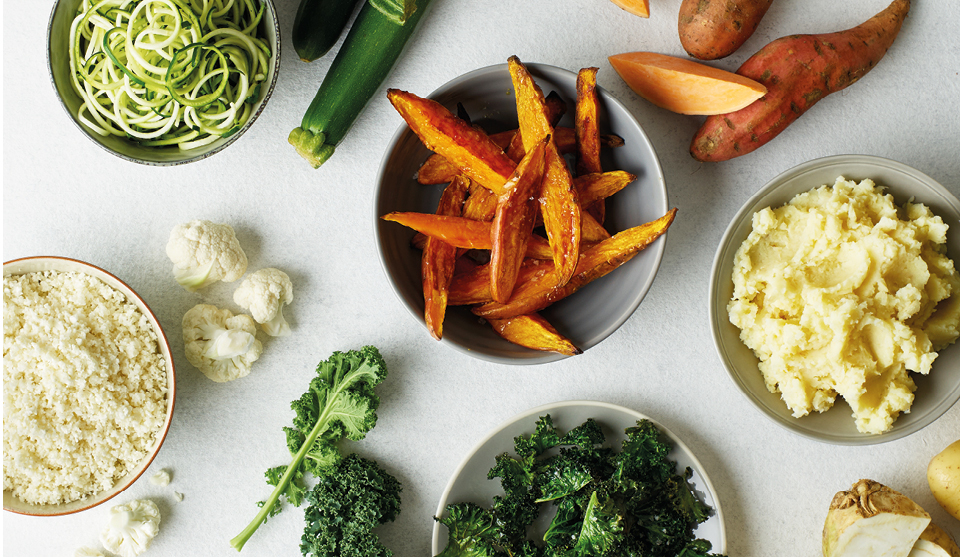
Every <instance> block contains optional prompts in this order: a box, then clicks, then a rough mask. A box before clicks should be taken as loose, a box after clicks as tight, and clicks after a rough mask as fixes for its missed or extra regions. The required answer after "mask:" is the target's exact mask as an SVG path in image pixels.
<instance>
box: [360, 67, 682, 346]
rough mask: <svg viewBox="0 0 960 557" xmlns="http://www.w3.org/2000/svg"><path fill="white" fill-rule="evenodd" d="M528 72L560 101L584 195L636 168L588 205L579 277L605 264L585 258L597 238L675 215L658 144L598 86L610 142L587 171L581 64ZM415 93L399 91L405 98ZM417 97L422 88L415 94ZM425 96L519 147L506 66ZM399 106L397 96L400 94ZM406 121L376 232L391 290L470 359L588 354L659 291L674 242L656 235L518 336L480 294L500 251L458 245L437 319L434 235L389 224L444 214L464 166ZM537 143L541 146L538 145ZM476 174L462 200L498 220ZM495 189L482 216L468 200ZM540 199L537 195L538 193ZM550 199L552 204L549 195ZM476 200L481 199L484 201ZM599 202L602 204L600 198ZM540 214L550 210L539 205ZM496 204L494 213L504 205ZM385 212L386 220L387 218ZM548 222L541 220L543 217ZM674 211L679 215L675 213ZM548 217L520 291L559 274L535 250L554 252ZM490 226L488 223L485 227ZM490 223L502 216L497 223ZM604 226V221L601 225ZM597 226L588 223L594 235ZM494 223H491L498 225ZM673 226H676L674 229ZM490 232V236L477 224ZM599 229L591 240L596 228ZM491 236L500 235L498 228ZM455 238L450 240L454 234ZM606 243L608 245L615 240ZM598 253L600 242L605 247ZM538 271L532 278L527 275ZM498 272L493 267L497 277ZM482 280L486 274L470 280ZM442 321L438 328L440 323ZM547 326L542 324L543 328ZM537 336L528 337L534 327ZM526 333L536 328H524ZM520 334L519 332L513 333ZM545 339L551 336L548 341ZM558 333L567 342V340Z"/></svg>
mask: <svg viewBox="0 0 960 557" xmlns="http://www.w3.org/2000/svg"><path fill="white" fill-rule="evenodd" d="M525 67H526V69H527V70H528V72H529V75H530V76H531V77H532V79H533V81H534V82H535V83H536V85H537V86H538V87H539V88H540V89H541V91H542V95H543V96H544V98H545V101H544V102H545V103H547V104H548V105H550V103H555V104H554V105H552V106H553V107H554V108H551V109H550V110H555V111H556V112H554V113H553V114H554V117H555V116H556V115H557V114H560V117H559V118H558V119H556V120H555V121H554V122H553V126H552V128H551V129H552V131H553V139H554V141H555V142H556V146H557V147H556V148H557V152H559V153H560V154H561V155H562V156H563V157H564V159H565V161H566V163H567V166H568V167H569V168H570V169H571V177H572V180H573V183H574V189H576V190H577V192H578V194H579V195H580V197H579V199H580V201H581V205H582V204H584V203H587V202H586V201H585V199H590V198H589V197H588V195H589V193H584V190H583V189H580V188H581V184H582V183H584V181H585V180H587V179H589V177H590V176H591V175H608V176H609V175H611V174H613V173H620V175H621V176H627V178H626V179H625V182H624V183H625V185H624V186H623V187H622V189H619V190H618V191H616V193H614V194H612V195H610V196H609V197H606V198H604V199H603V202H602V204H603V214H602V215H600V216H597V215H596V213H593V212H591V211H593V210H594V209H591V210H588V209H582V210H581V213H582V214H584V215H585V216H584V217H583V218H584V222H586V219H587V218H589V219H591V223H588V224H592V225H593V226H590V227H588V226H587V224H584V225H582V227H581V230H582V232H581V244H580V247H581V249H580V252H581V257H580V261H579V263H578V266H577V275H578V278H584V277H588V276H590V275H591V273H592V271H593V270H594V269H596V267H588V266H587V265H586V263H585V262H587V261H595V260H592V259H588V258H587V257H584V256H583V253H584V252H585V250H586V249H588V247H589V246H592V245H596V244H598V243H600V240H599V239H600V238H601V237H602V238H607V237H609V236H611V235H616V234H618V233H621V232H623V231H626V230H628V229H631V228H634V227H639V226H640V225H644V224H646V223H650V222H653V221H657V220H658V219H661V218H666V217H665V215H668V213H670V211H669V210H668V204H667V190H666V184H665V182H664V177H663V172H662V171H661V168H660V163H659V160H658V158H657V155H656V152H655V151H654V149H653V146H652V144H651V143H650V141H649V139H648V138H647V136H646V134H645V133H644V131H643V128H642V127H641V126H640V124H639V123H638V122H637V120H636V118H634V117H633V115H632V114H631V113H630V112H629V111H628V110H627V109H626V108H625V107H624V106H623V105H622V104H621V103H620V102H619V101H618V100H617V99H615V98H614V97H612V96H611V95H610V94H609V93H607V92H606V91H605V90H604V89H603V88H602V87H600V86H596V87H595V92H596V98H597V102H596V106H597V114H598V116H597V119H596V120H597V122H598V130H599V132H598V135H599V138H600V150H599V152H600V156H599V167H600V172H596V173H591V172H589V171H587V170H584V169H578V156H577V140H576V137H575V113H576V105H577V79H578V74H577V72H571V71H569V70H566V69H562V68H557V67H554V66H549V65H544V64H525ZM404 94H407V93H406V92H400V93H394V92H391V93H390V94H389V95H394V97H391V98H392V99H394V98H397V97H396V95H404ZM410 94H413V95H416V92H410ZM424 98H426V99H428V100H429V101H434V102H435V103H438V104H439V105H441V107H443V108H444V109H446V110H447V111H449V113H450V114H451V115H453V116H456V117H457V118H458V120H460V121H468V122H469V126H470V127H472V128H478V129H481V130H482V133H483V134H485V135H486V136H488V137H489V139H490V140H491V141H492V142H493V143H494V144H495V145H496V147H497V148H498V149H503V150H504V153H510V152H511V148H510V146H509V143H510V141H511V138H512V137H513V136H514V135H515V130H517V128H518V117H517V100H516V94H515V92H514V86H513V82H512V79H511V73H510V70H509V65H508V64H501V65H495V66H490V67H486V68H481V69H478V70H475V71H473V72H470V73H467V74H465V75H462V76H460V77H457V78H455V79H453V80H452V81H450V82H449V83H447V84H445V85H443V86H441V87H440V88H438V89H437V90H435V91H434V92H432V93H430V94H429V95H426V96H425V97H424ZM395 106H398V104H397V103H396V102H395ZM398 121H399V122H400V123H401V125H400V128H399V129H398V130H397V132H396V133H395V134H394V136H393V138H392V139H391V140H390V143H389V145H388V147H387V150H386V153H385V155H384V157H383V160H382V162H381V165H380V171H379V174H378V177H377V187H376V192H375V201H374V218H375V234H376V239H377V247H378V252H379V256H380V261H381V264H382V267H383V270H384V274H385V275H386V278H387V280H388V282H389V284H390V286H391V287H392V288H393V289H394V291H395V292H396V294H397V296H398V298H399V299H400V302H401V303H402V304H403V306H404V307H406V308H407V310H409V312H410V314H411V315H412V316H413V318H414V319H415V321H416V322H417V323H419V324H420V325H421V326H423V327H424V328H425V329H427V331H425V334H432V335H433V337H434V338H438V337H439V339H440V342H441V343H443V344H446V345H447V346H450V347H452V348H454V349H456V350H459V351H462V352H464V353H466V354H468V355H470V356H472V357H475V358H479V359H482V360H486V361H490V362H495V363H499V364H544V363H549V362H554V361H558V360H561V359H564V358H568V357H571V356H573V355H576V354H579V353H581V352H582V351H585V350H588V349H590V348H591V347H593V346H596V345H597V344H598V343H600V342H601V341H603V340H604V339H606V338H607V337H609V336H610V335H611V334H613V333H614V332H615V331H616V330H617V329H618V328H619V327H620V325H622V324H623V323H624V322H625V321H626V320H627V319H628V318H629V317H630V316H631V315H632V314H633V312H634V310H635V309H636V308H637V306H638V305H639V304H640V302H641V300H643V298H644V296H645V295H646V293H647V291H648V290H649V289H650V287H651V285H652V283H653V280H654V278H655V276H656V273H657V269H658V267H659V264H660V260H661V258H662V256H663V253H664V250H665V248H666V238H665V236H663V235H659V236H656V237H655V239H653V240H652V241H651V243H649V244H648V245H646V247H645V248H644V249H641V250H638V251H636V252H635V253H634V254H633V255H632V256H631V257H632V258H626V259H625V262H623V263H622V264H621V265H619V266H616V265H611V270H610V271H609V273H608V274H605V275H601V276H599V278H596V279H595V280H592V279H589V278H588V279H586V280H584V281H583V285H582V287H579V288H577V289H573V292H572V293H566V292H565V293H563V295H561V296H556V297H555V298H556V301H553V303H550V304H548V305H547V306H546V307H543V308H542V309H538V310H537V311H536V312H535V314H534V315H532V316H525V317H522V319H521V321H525V322H521V323H520V324H519V325H518V326H517V329H519V331H520V332H519V333H517V332H516V330H514V332H513V333H511V332H510V331H506V334H503V333H504V329H503V327H506V326H509V325H516V323H515V322H513V321H511V319H512V318H511V317H504V316H503V315H497V314H495V313H494V314H490V313H488V309H489V308H490V307H492V306H489V305H488V302H490V301H491V300H492V298H491V294H490V292H489V288H488V289H487V291H486V292H482V290H483V287H482V285H481V286H479V287H477V284H479V283H482V282H483V280H488V279H487V278H485V276H484V273H487V271H486V269H488V268H489V266H488V265H487V264H488V263H489V260H490V258H491V253H492V250H491V249H489V247H487V249H484V248H483V247H475V248H473V249H464V248H463V247H462V246H461V247H460V248H458V252H457V255H456V263H455V268H454V271H453V277H452V279H451V280H450V285H449V290H448V295H447V298H446V309H445V313H443V314H442V320H437V319H434V320H433V322H432V324H431V323H429V322H428V316H429V315H430V314H431V312H430V311H428V310H429V309H430V308H434V307H435V303H436V300H433V301H432V302H431V303H430V304H428V303H427V302H426V301H425V300H426V299H427V297H428V296H427V295H426V294H425V292H430V291H431V288H430V287H427V288H425V284H424V277H425V276H427V275H426V274H425V272H424V270H425V268H426V266H427V265H429V264H431V263H429V262H427V261H425V259H424V253H425V250H424V246H425V242H426V240H425V236H424V234H422V233H421V232H419V231H418V230H417V229H415V228H411V227H410V226H406V225H404V224H401V223H400V222H398V221H392V220H388V218H392V217H388V215H391V214H399V213H423V214H435V213H436V212H437V211H438V203H439V202H440V199H441V197H442V196H443V194H444V191H446V190H447V188H448V186H449V185H450V184H451V183H452V181H453V178H454V176H455V175H456V174H457V170H456V168H454V169H453V171H452V172H449V169H450V166H449V165H447V167H446V168H447V170H446V171H445V170H444V164H443V163H444V157H440V156H439V155H437V154H435V153H434V152H433V151H431V150H429V149H428V148H427V147H425V146H424V143H423V142H422V141H421V139H420V138H419V137H418V135H417V133H415V132H414V131H412V130H411V127H410V126H409V125H408V124H407V122H406V121H404V120H402V119H401V118H398ZM531 151H533V150H532V149H531ZM477 187H478V186H477V183H476V181H475V180H472V181H471V184H470V185H469V188H470V189H469V192H468V193H467V195H466V200H465V201H464V203H463V212H462V216H463V217H464V218H471V219H474V220H480V221H491V220H493V218H494V215H493V212H491V211H493V210H492V209H491V207H492V206H495V205H496V204H497V200H496V194H494V193H493V190H488V191H489V192H490V193H488V192H486V191H480V190H477V189H476V188H477ZM583 187H586V186H583ZM491 195H492V196H494V199H493V201H492V205H487V209H486V210H481V211H479V212H477V213H474V212H472V211H474V209H468V206H469V205H471V204H472V203H473V201H471V197H473V198H474V200H479V199H481V196H484V197H486V198H488V199H489V197H490V196H491ZM531 199H532V197H531ZM541 204H542V203H541ZM478 205H483V204H482V203H478ZM594 207H595V206H594ZM538 210H540V209H538ZM494 212H495V211H494ZM385 217H386V218H385ZM538 218H539V217H538ZM669 218H670V219H672V213H670V215H669ZM539 223H542V219H541V220H539V221H538V224H536V225H535V226H534V228H533V236H531V237H530V242H529V243H528V249H527V251H526V254H527V256H528V257H526V258H525V259H524V262H523V264H522V265H521V270H520V275H519V278H518V279H517V282H516V286H515V287H514V289H513V291H512V292H513V294H512V296H513V297H512V298H511V299H515V298H517V297H518V293H519V292H520V291H521V289H522V288H523V286H521V285H522V284H526V285H530V284H533V283H534V282H535V281H537V280H548V279H545V278H544V277H545V276H546V275H547V274H549V273H550V272H551V270H550V269H551V265H553V261H552V260H551V259H550V257H551V256H550V254H549V251H548V252H547V254H546V255H544V254H543V252H542V251H541V252H540V253H539V255H535V256H532V255H531V251H530V248H529V246H531V245H534V244H536V246H537V248H536V249H538V250H542V249H543V248H544V246H546V249H547V250H549V249H550V247H551V246H550V245H549V242H550V241H549V239H548V233H547V232H545V230H544V228H545V227H544V226H542V225H541V224H539ZM479 226H480V227H481V228H482V227H483V226H487V225H485V224H483V225H479ZM490 226H491V227H492V226H493V224H490ZM598 227H599V228H598ZM588 228H589V231H588ZM491 229H492V228H491ZM662 230H663V231H665V230H666V227H665V226H664V227H663V229H662ZM479 234H480V236H481V239H482V236H483V234H484V232H483V231H482V230H481V231H480V232H479ZM591 235H593V236H591ZM488 236H490V235H489V234H488ZM445 243H447V242H445ZM605 245H606V244H605ZM598 251H599V250H598ZM525 273H528V274H525ZM487 275H489V273H487ZM472 281H477V282H472ZM437 321H440V323H441V324H442V328H441V329H440V330H437V329H438V327H436V322H437ZM537 331H540V332H543V333H544V334H543V335H542V337H541V336H537ZM526 333H529V334H526ZM511 334H514V335H517V336H519V337H520V338H521V339H525V340H528V337H534V338H535V340H542V341H543V342H542V343H541V344H537V342H530V343H527V344H522V345H521V344H518V343H516V342H511V341H510V340H507V339H506V338H505V337H507V338H510V335H511ZM525 334H526V336H524V335H525ZM513 338H516V336H514V337H513ZM543 338H546V340H543ZM557 339H560V340H559V342H555V341H557Z"/></svg>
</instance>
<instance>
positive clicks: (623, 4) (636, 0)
mask: <svg viewBox="0 0 960 557" xmlns="http://www.w3.org/2000/svg"><path fill="white" fill-rule="evenodd" d="M610 1H611V2H613V3H614V4H616V5H617V6H619V7H620V8H621V9H623V10H626V11H628V12H630V13H632V14H633V15H636V16H640V17H650V2H649V0H610Z"/></svg>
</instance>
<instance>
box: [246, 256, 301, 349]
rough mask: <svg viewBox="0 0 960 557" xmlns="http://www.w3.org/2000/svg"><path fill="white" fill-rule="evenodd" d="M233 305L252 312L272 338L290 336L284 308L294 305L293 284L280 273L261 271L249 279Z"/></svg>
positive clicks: (277, 271)
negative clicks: (292, 303)
mask: <svg viewBox="0 0 960 557" xmlns="http://www.w3.org/2000/svg"><path fill="white" fill-rule="evenodd" d="M233 301H234V302H236V303H237V305H238V306H240V307H242V308H244V309H246V310H249V311H250V313H252V314H253V318H254V319H255V320H256V321H257V323H260V326H261V327H262V328H263V330H264V332H266V333H267V334H268V335H270V336H272V337H283V336H287V335H289V334H290V325H289V324H288V323H287V321H286V320H285V319H284V318H283V306H284V305H286V304H289V303H290V302H292V301H293V283H292V282H290V277H289V276H287V274H286V273H284V272H283V271H281V270H279V269H274V268H266V269H260V270H259V271H257V272H256V273H253V274H252V275H250V276H248V277H247V278H245V279H244V280H243V282H242V283H240V286H239V287H237V290H236V292H234V293H233Z"/></svg>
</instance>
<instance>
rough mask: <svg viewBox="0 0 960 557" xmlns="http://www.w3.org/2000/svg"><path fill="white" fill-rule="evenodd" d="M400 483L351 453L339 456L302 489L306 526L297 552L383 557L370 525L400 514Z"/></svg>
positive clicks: (320, 556)
mask: <svg viewBox="0 0 960 557" xmlns="http://www.w3.org/2000/svg"><path fill="white" fill-rule="evenodd" d="M400 491H401V487H400V482H399V481H397V479H396V478H394V477H393V476H391V475H390V474H389V473H388V472H386V471H384V470H383V469H382V468H380V466H379V465H378V464H377V463H376V462H374V461H372V460H368V459H365V458H362V457H360V456H357V455H355V454H353V455H350V456H347V457H345V458H343V459H341V460H340V461H339V462H338V463H337V464H336V465H335V466H334V468H333V469H332V470H329V471H328V472H327V473H326V474H324V475H323V476H321V477H319V478H318V480H317V485H315V486H314V487H313V489H311V490H310V491H308V492H307V495H306V500H307V502H308V503H309V505H308V506H307V508H306V510H305V511H304V518H305V519H306V527H305V528H304V531H303V537H302V538H301V540H300V551H301V552H302V553H303V555H304V556H306V557H327V556H333V555H336V556H338V557H389V556H391V555H393V552H391V551H390V550H389V549H387V548H386V547H385V546H384V545H383V543H381V541H380V538H379V537H377V535H376V534H375V533H373V529H374V528H376V527H377V526H380V525H381V524H384V523H386V522H390V521H392V520H394V519H395V518H396V517H397V515H398V514H399V513H400Z"/></svg>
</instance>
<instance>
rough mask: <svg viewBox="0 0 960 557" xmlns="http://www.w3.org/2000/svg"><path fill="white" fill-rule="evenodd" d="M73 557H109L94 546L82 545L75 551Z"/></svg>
mask: <svg viewBox="0 0 960 557" xmlns="http://www.w3.org/2000/svg"><path fill="white" fill-rule="evenodd" d="M73 557H107V556H106V555H104V554H103V552H102V551H100V550H99V549H94V548H92V547H81V548H78V549H77V550H76V551H74V552H73Z"/></svg>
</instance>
